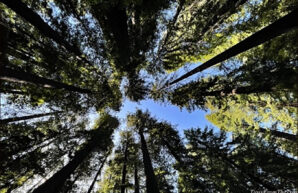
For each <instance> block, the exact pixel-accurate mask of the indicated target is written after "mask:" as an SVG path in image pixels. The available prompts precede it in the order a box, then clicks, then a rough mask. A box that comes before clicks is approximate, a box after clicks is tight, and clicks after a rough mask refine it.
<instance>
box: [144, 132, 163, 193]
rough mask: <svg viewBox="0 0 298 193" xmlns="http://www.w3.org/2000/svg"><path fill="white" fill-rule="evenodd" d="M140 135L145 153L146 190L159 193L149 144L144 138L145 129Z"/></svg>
mask: <svg viewBox="0 0 298 193" xmlns="http://www.w3.org/2000/svg"><path fill="white" fill-rule="evenodd" d="M139 135H140V138H141V149H142V153H143V163H144V170H145V175H146V189H147V192H148V193H149V192H150V193H159V189H158V185H157V181H156V177H155V175H154V171H153V167H152V162H151V159H150V155H149V152H148V148H147V144H146V141H145V138H144V134H143V129H141V128H140V129H139Z"/></svg>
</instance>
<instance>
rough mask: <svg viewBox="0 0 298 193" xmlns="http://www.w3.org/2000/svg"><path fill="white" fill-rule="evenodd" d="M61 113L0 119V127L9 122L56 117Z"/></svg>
mask: <svg viewBox="0 0 298 193" xmlns="http://www.w3.org/2000/svg"><path fill="white" fill-rule="evenodd" d="M62 112H63V111H57V112H52V113H41V114H35V115H28V116H22V117H13V118H7V119H0V125H1V124H7V123H10V122H15V121H24V120H28V119H34V118H39V117H45V116H49V115H57V114H59V113H62Z"/></svg>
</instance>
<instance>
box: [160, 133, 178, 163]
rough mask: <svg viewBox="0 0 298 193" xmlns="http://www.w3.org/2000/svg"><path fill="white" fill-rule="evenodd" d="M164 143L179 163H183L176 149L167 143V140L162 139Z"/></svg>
mask: <svg viewBox="0 0 298 193" xmlns="http://www.w3.org/2000/svg"><path fill="white" fill-rule="evenodd" d="M162 141H163V143H164V144H165V145H166V147H167V148H168V150H169V151H170V153H171V154H172V156H173V157H174V158H175V159H176V161H177V162H179V163H182V159H181V156H179V155H178V154H177V153H176V151H175V149H174V148H173V147H172V146H171V145H170V144H169V142H167V140H165V139H162Z"/></svg>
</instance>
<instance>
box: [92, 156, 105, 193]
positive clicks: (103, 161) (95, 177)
mask: <svg viewBox="0 0 298 193" xmlns="http://www.w3.org/2000/svg"><path fill="white" fill-rule="evenodd" d="M107 157H108V156H107V155H106V157H105V158H104V160H102V162H101V165H100V167H99V169H98V171H97V173H96V174H95V176H94V179H93V181H92V183H91V185H90V187H89V189H88V192H87V193H91V191H92V189H93V187H94V184H95V182H96V180H97V178H98V176H99V174H100V173H101V170H102V168H103V166H104V164H105V162H106V160H107Z"/></svg>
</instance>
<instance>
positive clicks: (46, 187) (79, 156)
mask: <svg viewBox="0 0 298 193" xmlns="http://www.w3.org/2000/svg"><path fill="white" fill-rule="evenodd" d="M118 124H119V123H118V120H117V119H116V118H114V117H111V116H110V115H103V116H102V117H101V119H100V121H99V123H98V128H97V129H96V130H94V131H93V132H92V136H91V139H89V141H88V142H87V143H85V144H84V145H83V147H82V148H81V149H80V150H79V151H78V152H77V153H76V154H75V156H74V158H73V159H72V160H71V161H70V162H69V163H68V164H67V165H66V166H64V167H63V168H62V169H61V170H59V171H58V172H57V173H55V174H54V175H53V176H52V177H51V178H50V179H48V180H47V181H46V182H44V183H43V184H42V185H40V186H39V187H38V188H36V189H35V190H34V191H33V192H44V191H48V192H57V191H58V190H59V189H60V188H61V187H62V186H63V184H64V182H65V180H66V179H67V178H68V177H69V175H70V174H71V173H73V172H74V170H75V169H76V168H77V167H78V166H79V165H80V164H81V163H82V161H83V160H84V159H86V158H87V157H88V155H89V154H90V153H91V152H92V151H94V150H95V149H96V148H100V149H103V150H104V149H106V148H107V147H108V146H109V144H111V135H112V133H113V129H115V128H116V127H117V126H118ZM99 137H100V139H101V140H99V139H98V138H99Z"/></svg>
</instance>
